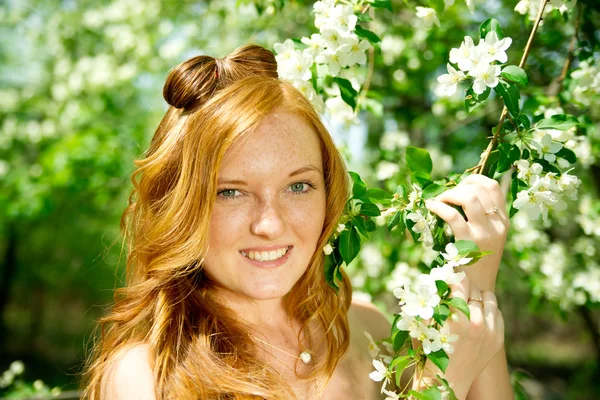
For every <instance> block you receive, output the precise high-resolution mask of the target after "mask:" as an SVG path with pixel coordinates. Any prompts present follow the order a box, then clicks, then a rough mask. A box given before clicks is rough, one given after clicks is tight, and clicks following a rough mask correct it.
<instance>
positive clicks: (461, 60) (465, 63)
mask: <svg viewBox="0 0 600 400" xmlns="http://www.w3.org/2000/svg"><path fill="white" fill-rule="evenodd" d="M474 49H475V44H474V43H473V38H471V36H465V40H463V42H462V43H461V45H460V47H459V48H458V49H452V50H450V62H451V63H453V64H458V68H459V69H460V70H461V71H470V70H471V69H472V68H473V65H474V64H473V55H474V51H475V50H474Z"/></svg>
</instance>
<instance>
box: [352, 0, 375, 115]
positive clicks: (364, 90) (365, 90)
mask: <svg viewBox="0 0 600 400" xmlns="http://www.w3.org/2000/svg"><path fill="white" fill-rule="evenodd" d="M367 11H369V16H370V17H371V18H372V17H373V15H374V14H373V9H372V8H370V4H367V5H366V6H365V8H363V10H362V11H361V13H363V14H364V13H366V12H367ZM374 70H375V48H374V47H373V46H371V47H370V48H369V65H368V68H367V78H366V79H365V84H364V85H363V87H362V91H361V94H360V97H359V98H358V100H357V102H356V104H359V103H361V102H362V101H363V99H364V98H365V97H366V96H367V93H368V92H369V87H370V86H371V80H372V79H373V71H374Z"/></svg>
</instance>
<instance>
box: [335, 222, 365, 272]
mask: <svg viewBox="0 0 600 400" xmlns="http://www.w3.org/2000/svg"><path fill="white" fill-rule="evenodd" d="M339 241H340V254H341V255H342V259H343V260H344V262H345V263H346V265H349V264H350V263H351V262H352V260H354V258H355V257H356V256H357V255H358V252H359V251H360V237H359V236H358V233H357V232H356V230H354V229H350V230H348V229H346V230H344V231H342V233H340V236H339Z"/></svg>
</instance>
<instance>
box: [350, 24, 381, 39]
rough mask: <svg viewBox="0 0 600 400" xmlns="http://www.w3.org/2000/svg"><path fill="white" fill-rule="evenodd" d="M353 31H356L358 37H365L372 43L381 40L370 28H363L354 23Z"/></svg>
mask: <svg viewBox="0 0 600 400" xmlns="http://www.w3.org/2000/svg"><path fill="white" fill-rule="evenodd" d="M354 33H356V35H357V36H358V37H361V38H363V39H367V40H368V41H369V42H370V43H372V44H375V43H379V42H381V39H380V38H379V36H377V35H376V34H375V33H374V32H371V31H370V30H368V29H365V28H363V27H362V26H360V25H356V26H355V27H354Z"/></svg>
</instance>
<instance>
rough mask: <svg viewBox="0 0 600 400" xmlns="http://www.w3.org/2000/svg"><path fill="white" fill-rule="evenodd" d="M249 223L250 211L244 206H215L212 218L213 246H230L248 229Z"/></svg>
mask: <svg viewBox="0 0 600 400" xmlns="http://www.w3.org/2000/svg"><path fill="white" fill-rule="evenodd" d="M249 224H250V217H249V212H248V211H247V210H245V209H244V207H218V206H215V208H214V209H213V214H212V217H211V220H210V246H211V248H213V249H214V248H230V247H231V246H232V245H233V244H234V243H235V242H236V240H237V239H238V238H239V237H240V236H241V235H243V234H245V233H246V232H247V231H248V229H247V227H248V226H249Z"/></svg>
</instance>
